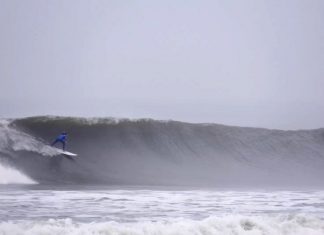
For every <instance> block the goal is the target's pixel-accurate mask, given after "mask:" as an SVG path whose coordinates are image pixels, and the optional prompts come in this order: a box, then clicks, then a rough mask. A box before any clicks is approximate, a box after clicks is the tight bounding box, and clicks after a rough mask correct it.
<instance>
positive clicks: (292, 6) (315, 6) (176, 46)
mask: <svg viewBox="0 0 324 235" xmlns="http://www.w3.org/2000/svg"><path fill="white" fill-rule="evenodd" d="M0 79H1V83H0V107H1V108H0V117H4V118H5V117H23V116H31V115H45V114H52V115H65V116H70V115H72V116H114V117H129V118H140V117H148V118H155V119H175V120H181V121H189V122H215V123H222V124H228V125H239V126H257V127H267V128H280V129H305V128H318V127H324V1H323V0H303V1H298V0H291V1H281V0H277V1H276V0H268V1H261V0H254V1H246V0H245V1H240V0H237V1H231V0H222V1H217V0H211V1H199V0H197V1H190V0H187V1H184V0H179V1H176V0H161V1H149V0H147V1H127V0H125V1H124V0H123V1H120V0H116V1H109V0H102V1H96V0H91V1H81V0H78V1H77V0H74V1H72V0H71V1H66V0H61V1H60V0H37V1H35V0H26V1H21V0H18V1H16V0H0Z"/></svg>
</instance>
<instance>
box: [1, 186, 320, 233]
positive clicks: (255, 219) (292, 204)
mask: <svg viewBox="0 0 324 235" xmlns="http://www.w3.org/2000/svg"><path fill="white" fill-rule="evenodd" d="M0 201H1V204H0V221H1V222H0V234H1V235H7V234H8V235H9V234H10V235H18V234H33V235H41V234H42V235H43V234H44V235H45V234H49V235H52V234H53V235H54V234H57V235H58V234H107V235H108V234H111V235H117V234H123V235H128V234H132V235H137V234H138V235H140V234H150V235H151V234H161V235H163V234H168V235H169V234H170V235H171V234H172V235H175V234H184V235H191V234H193V235H200V234H201V235H203V234H205V235H207V234H208V235H212V234H215V235H218V234H219V235H241V234H251V235H252V234H253V235H259V234H260V235H270V234H273V235H281V234H282V235H290V234H291V235H323V234H324V191H280V190H279V191H276V190H274V191H263V190H259V191H251V190H246V191H235V190H221V189H178V190H177V189H175V188H164V187H162V188H156V187H155V188H153V189H150V187H125V186H124V187H118V186H114V187H110V188H109V187H103V186H71V185H70V186H44V185H42V186H41V185H28V186H26V185H25V186H22V185H16V186H12V185H11V186H6V187H1V188H0Z"/></svg>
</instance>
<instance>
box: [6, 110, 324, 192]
mask: <svg viewBox="0 0 324 235" xmlns="http://www.w3.org/2000/svg"><path fill="white" fill-rule="evenodd" d="M63 130H64V131H67V132H68V133H69V142H68V150H69V151H72V152H75V153H77V154H79V156H78V157H77V158H75V160H74V161H72V160H70V159H66V158H64V157H63V156H57V155H58V152H57V151H56V150H55V149H54V148H52V147H50V146H49V145H48V143H50V142H51V141H52V140H53V138H55V136H56V135H57V134H58V133H59V132H61V131H63ZM1 159H2V160H5V161H6V162H8V164H11V165H12V166H14V167H15V168H16V169H19V170H20V171H21V172H24V173H25V174H27V175H28V176H29V177H31V178H32V179H34V180H36V181H37V182H40V183H63V184H66V183H73V184H79V183H87V184H137V185H189V186H195V185H200V186H201V185H203V186H220V187H222V186H229V187H230V186H253V187H258V186H267V185H269V186H321V187H322V186H324V182H323V180H322V179H323V177H324V171H323V169H324V129H316V130H299V131H282V130H268V129H261V128H244V127H232V126H224V125H218V124H191V123H183V122H177V121H155V120H151V119H139V120H129V119H113V118H94V119H89V118H73V117H52V116H51V117H31V118H24V119H13V120H3V121H2V122H1V125H0V160H1ZM301 172H302V173H303V174H301Z"/></svg>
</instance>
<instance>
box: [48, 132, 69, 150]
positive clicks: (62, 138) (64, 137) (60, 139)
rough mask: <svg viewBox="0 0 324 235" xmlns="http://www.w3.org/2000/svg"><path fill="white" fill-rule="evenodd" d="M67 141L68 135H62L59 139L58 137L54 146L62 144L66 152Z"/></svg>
mask: <svg viewBox="0 0 324 235" xmlns="http://www.w3.org/2000/svg"><path fill="white" fill-rule="evenodd" d="M66 139H67V134H66V133H62V134H60V135H59V136H58V137H56V139H55V141H54V142H53V143H52V146H53V145H55V144H56V143H58V142H60V143H62V145H63V151H65V143H66Z"/></svg>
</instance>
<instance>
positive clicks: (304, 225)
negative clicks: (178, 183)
mask: <svg viewBox="0 0 324 235" xmlns="http://www.w3.org/2000/svg"><path fill="white" fill-rule="evenodd" d="M0 231H1V232H2V234H4V235H6V234H44V233H45V234H50V235H52V234H53V235H56V234H116V235H117V234H123V235H127V234H132V235H134V234H136V235H137V234H143V235H145V234H163V235H164V234H165V235H172V234H179V235H181V234H185V235H191V234H192V235H196V234H215V235H217V234H219V235H222V234H228V235H236V234H254V235H264V234H266V235H281V234H282V235H283V234H285V235H322V234H323V233H324V222H323V220H321V219H319V218H315V217H312V216H303V215H295V216H277V217H270V216H240V215H237V216H224V217H210V218H207V219H204V220H201V221H193V220H188V219H178V220H177V221H170V222H138V223H129V224H125V223H118V222H114V221H112V222H101V223H90V224H89V223H77V222H74V221H73V220H71V219H62V220H54V219H50V220H48V221H45V222H31V221H26V222H1V223H0Z"/></svg>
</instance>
